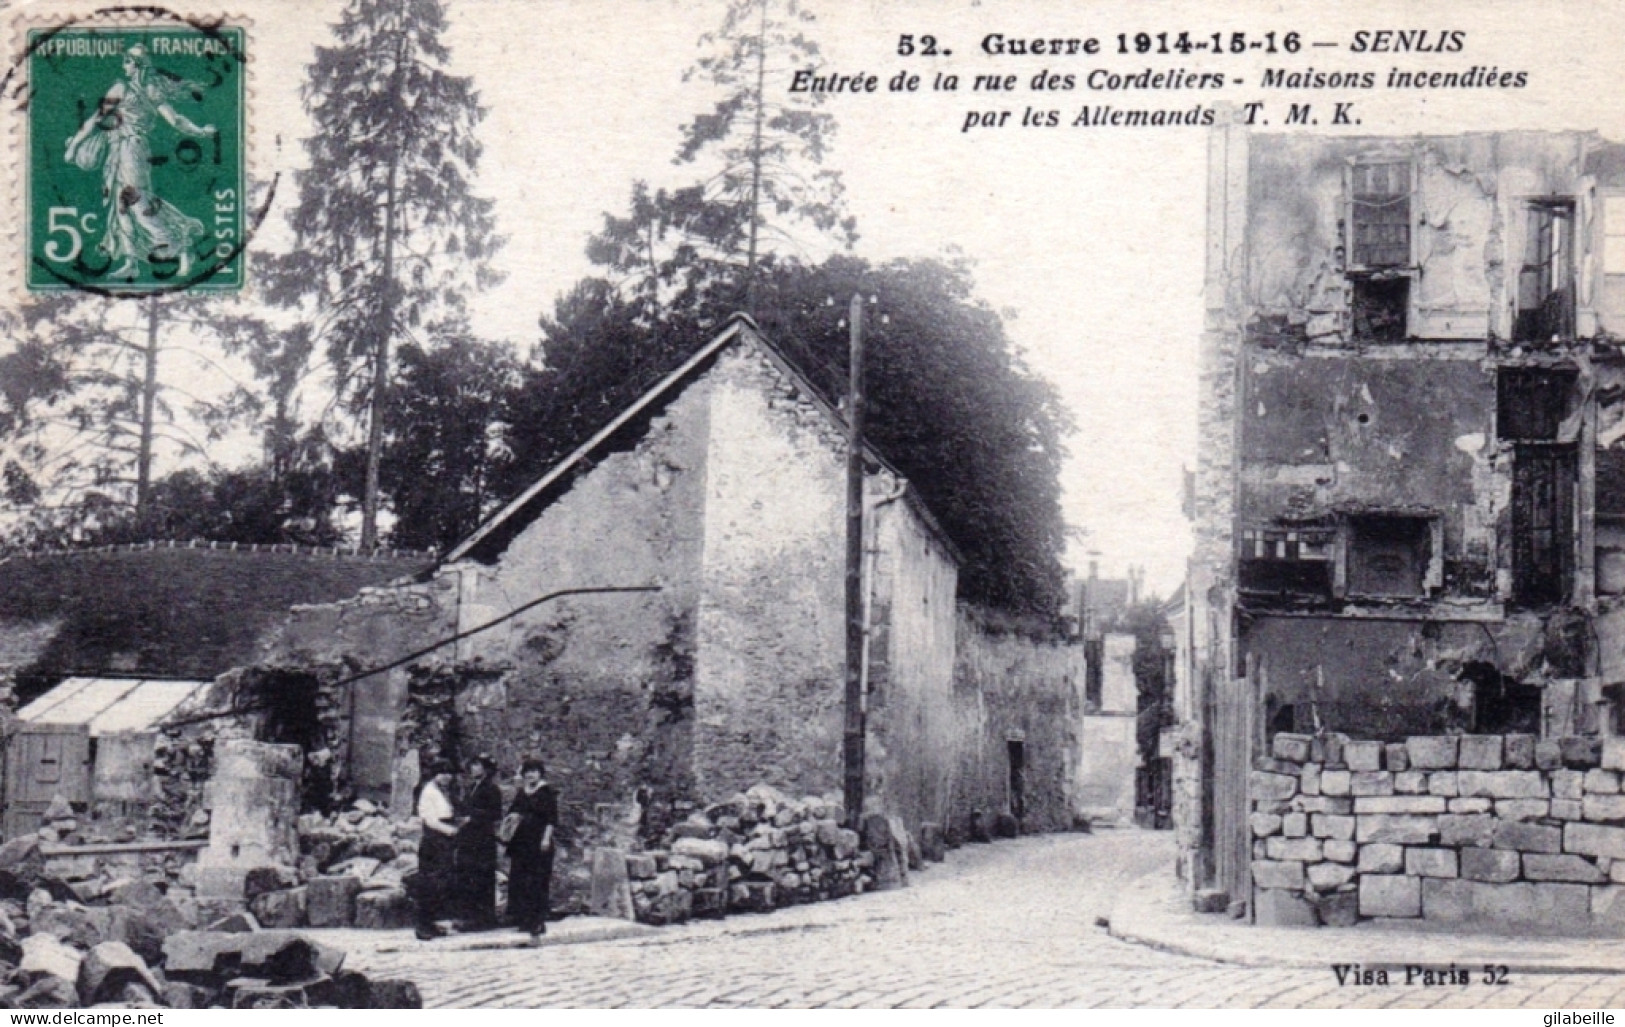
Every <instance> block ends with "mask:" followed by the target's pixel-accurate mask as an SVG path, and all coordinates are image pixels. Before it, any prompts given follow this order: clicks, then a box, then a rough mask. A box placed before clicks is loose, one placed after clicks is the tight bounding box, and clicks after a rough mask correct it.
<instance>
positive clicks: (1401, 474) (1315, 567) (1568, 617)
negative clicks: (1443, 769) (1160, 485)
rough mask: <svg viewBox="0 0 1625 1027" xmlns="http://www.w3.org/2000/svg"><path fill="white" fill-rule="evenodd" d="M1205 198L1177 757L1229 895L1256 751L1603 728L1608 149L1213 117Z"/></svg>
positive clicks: (1567, 136)
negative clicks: (1265, 127) (1303, 741)
mask: <svg viewBox="0 0 1625 1027" xmlns="http://www.w3.org/2000/svg"><path fill="white" fill-rule="evenodd" d="M1208 196H1209V213H1208V222H1207V240H1208V241H1207V277H1206V289H1205V306H1206V324H1205V329H1204V333H1203V336H1202V344H1201V359H1200V390H1201V392H1200V396H1201V400H1200V403H1201V405H1200V447H1201V448H1200V453H1199V461H1198V468H1197V471H1196V491H1195V502H1194V506H1193V509H1194V527H1195V538H1196V546H1195V552H1194V555H1193V558H1192V560H1191V563H1190V571H1189V578H1188V601H1189V606H1188V609H1187V611H1185V615H1183V616H1180V617H1178V618H1176V628H1177V630H1178V632H1179V638H1178V644H1179V647H1180V650H1181V652H1182V653H1183V654H1184V659H1185V665H1184V666H1183V667H1181V669H1180V682H1179V688H1178V696H1179V698H1178V703H1179V706H1180V710H1179V713H1180V715H1181V717H1182V721H1183V723H1182V726H1181V728H1180V730H1179V731H1177V732H1175V733H1174V734H1173V735H1172V736H1171V738H1170V743H1171V746H1172V747H1174V748H1176V749H1177V751H1178V753H1179V754H1180V755H1179V759H1180V763H1181V765H1180V766H1179V767H1176V771H1175V779H1176V787H1177V790H1178V793H1179V794H1178V795H1177V796H1176V819H1177V821H1178V827H1179V831H1180V838H1181V842H1182V865H1181V871H1182V873H1183V875H1184V877H1185V879H1186V880H1187V881H1188V882H1189V883H1190V884H1191V885H1192V886H1193V887H1194V888H1213V889H1216V890H1218V891H1220V892H1223V893H1225V894H1227V895H1228V897H1229V898H1230V899H1231V900H1245V899H1246V898H1247V897H1248V896H1249V895H1250V894H1251V893H1250V888H1249V860H1250V857H1252V856H1253V855H1255V853H1254V852H1252V851H1250V850H1251V848H1252V839H1251V836H1250V834H1249V832H1248V826H1247V822H1246V817H1247V813H1248V810H1249V806H1248V802H1249V795H1248V790H1247V777H1248V773H1249V771H1250V770H1252V769H1254V768H1255V766H1257V763H1256V758H1257V757H1261V756H1267V755H1268V752H1269V739H1271V738H1272V737H1274V736H1276V735H1278V734H1281V733H1294V734H1298V735H1304V736H1310V737H1328V736H1331V735H1333V734H1336V733H1341V734H1342V735H1344V736H1347V737H1348V738H1350V739H1357V740H1372V741H1377V742H1387V743H1394V742H1399V741H1402V740H1404V739H1406V738H1408V737H1413V736H1450V735H1460V734H1467V735H1485V736H1491V735H1493V736H1505V737H1508V738H1509V739H1510V738H1512V737H1513V736H1519V737H1521V736H1533V737H1536V738H1539V739H1560V738H1575V737H1580V738H1584V737H1591V738H1595V737H1597V736H1609V735H1615V734H1620V733H1622V732H1621V731H1620V730H1619V729H1620V716H1621V714H1620V711H1621V709H1622V705H1625V704H1622V700H1625V694H1622V692H1621V689H1622V688H1625V353H1622V350H1621V345H1620V343H1619V341H1618V340H1619V339H1620V338H1621V337H1625V147H1621V146H1620V145H1617V144H1613V143H1609V142H1606V141H1604V140H1602V139H1600V138H1599V137H1598V136H1596V135H1595V134H1592V133H1584V132H1505V133H1483V134H1468V135H1458V136H1447V137H1446V136H1440V137H1417V138H1360V137H1351V136H1339V137H1325V136H1314V135H1306V134H1290V135H1269V134H1263V133H1257V132H1253V131H1249V130H1248V129H1246V128H1244V127H1242V126H1239V125H1233V126H1224V127H1221V128H1218V129H1215V130H1214V132H1213V134H1212V136H1211V140H1210V171H1209V180H1208ZM1499 744H1500V743H1497V747H1496V752H1497V753H1500V752H1501V749H1500V748H1499ZM1514 748H1518V750H1519V751H1520V752H1521V751H1522V750H1521V747H1519V746H1514V745H1513V743H1512V742H1510V741H1509V742H1508V748H1507V750H1506V751H1507V753H1509V754H1510V753H1511V752H1512V751H1513V749H1514ZM1424 749H1426V747H1424ZM1427 751H1431V750H1427ZM1554 751H1555V750H1554ZM1575 751H1576V752H1585V751H1592V750H1587V749H1586V746H1584V745H1581V746H1578V747H1577V748H1576V749H1575ZM1452 752H1454V750H1453V749H1452ZM1564 752H1565V753H1567V752H1569V750H1567V749H1565V750H1564ZM1390 755H1391V757H1392V758H1393V760H1394V761H1395V765H1394V766H1392V767H1389V768H1387V770H1386V771H1381V772H1390V771H1396V770H1397V771H1403V770H1404V769H1405V768H1404V766H1403V765H1402V764H1403V761H1404V759H1405V756H1404V754H1403V753H1402V752H1393V753H1391V754H1390ZM1499 758H1500V757H1499V756H1497V759H1499ZM1506 758H1507V759H1511V758H1512V757H1511V756H1510V755H1508V756H1507V757H1506ZM1576 758H1583V757H1569V756H1565V757H1564V759H1568V760H1569V764H1568V765H1570V766H1579V765H1580V764H1577V763H1574V759H1576ZM1304 759H1305V760H1308V759H1309V756H1307V755H1305V756H1304ZM1435 765H1436V766H1449V767H1452V768H1453V767H1454V766H1455V764H1454V763H1448V764H1435ZM1464 765H1465V764H1464ZM1494 765H1495V766H1496V767H1499V766H1501V764H1500V763H1495V764H1494ZM1507 765H1508V766H1512V765H1514V764H1507ZM1590 765H1592V766H1595V762H1593V763H1591V764H1590ZM1371 769H1372V770H1373V772H1378V768H1371ZM1548 769H1549V768H1548ZM1542 772H1543V773H1544V772H1545V771H1544V770H1543V771H1542ZM1464 773H1465V772H1464ZM1356 794H1358V793H1356ZM1373 794H1375V793H1373ZM1452 794H1453V793H1452ZM1466 794H1468V793H1465V792H1464V793H1463V795H1466ZM1486 794H1488V793H1486ZM1497 794H1499V793H1497ZM1254 798H1256V796H1254ZM1437 798H1438V803H1437V804H1438V805H1441V806H1442V805H1443V804H1444V800H1443V798H1442V797H1437ZM1575 798H1576V808H1578V801H1577V800H1578V797H1577V796H1576V797H1575ZM1413 805H1415V806H1416V807H1417V810H1421V809H1422V804H1420V803H1413ZM1551 806H1552V809H1551V810H1550V812H1549V815H1550V816H1552V817H1558V816H1561V815H1562V814H1560V812H1559V811H1558V809H1557V806H1558V803H1557V802H1555V801H1554V802H1552V803H1551ZM1430 808H1431V807H1430ZM1565 808H1566V807H1565ZM1576 815H1577V816H1578V814H1576ZM1553 825H1554V829H1555V828H1556V827H1561V826H1562V825H1561V824H1560V823H1557V822H1556V821H1554V822H1553ZM1436 826H1437V825H1435V828H1436ZM1422 827H1423V828H1425V827H1426V825H1422ZM1424 833H1425V831H1424ZM1434 837H1435V838H1437V834H1436V833H1435V835H1434ZM1261 844H1262V843H1260V845H1261ZM1271 851H1274V850H1271ZM1546 851H1551V850H1546ZM1565 851H1575V850H1565ZM1525 862H1526V863H1527V862H1528V860H1527V857H1526V860H1525ZM1453 865H1454V864H1452V866H1453ZM1525 872H1526V875H1527V874H1528V873H1529V872H1530V871H1528V870H1527V868H1526V871H1525ZM1513 873H1514V876H1515V875H1516V873H1517V871H1516V869H1514V871H1513ZM1350 875H1352V869H1351V871H1350ZM1324 876H1327V877H1328V878H1330V877H1336V876H1339V875H1336V874H1330V873H1328V874H1327V875H1324ZM1343 879H1344V880H1345V881H1346V880H1348V878H1347V877H1345V878H1343ZM1503 880H1504V879H1503ZM1347 887H1350V888H1352V887H1353V884H1352V883H1349V884H1348V885H1347ZM1508 887H1511V885H1508ZM1362 895H1363V893H1362ZM1389 915H1394V914H1389ZM1398 915H1415V914H1398ZM1429 915H1430V916H1431V914H1429Z"/></svg>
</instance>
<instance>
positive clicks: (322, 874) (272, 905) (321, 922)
mask: <svg viewBox="0 0 1625 1027" xmlns="http://www.w3.org/2000/svg"><path fill="white" fill-rule="evenodd" d="M298 833H299V852H300V856H299V862H298V864H297V865H296V866H291V867H262V868H258V869H255V870H252V871H250V872H249V874H248V877H247V879H246V880H245V881H244V885H243V890H244V898H246V899H247V900H248V904H249V910H250V911H251V912H252V913H253V914H254V916H255V917H256V919H258V920H259V922H260V923H261V924H263V925H264V926H265V927H268V928H294V927H366V928H393V927H408V926H411V924H412V903H411V900H410V899H409V898H408V897H407V894H406V889H405V887H404V885H403V881H404V880H405V878H406V876H407V875H409V874H411V873H413V872H415V871H416V870H417V866H418V857H417V850H418V841H419V839H420V838H422V835H423V827H422V825H421V824H420V823H419V822H418V821H417V820H406V821H395V820H391V819H390V817H389V815H388V814H387V813H386V812H385V811H384V810H381V809H379V808H378V807H377V806H376V805H375V804H374V803H372V802H370V801H368V800H366V799H358V800H356V802H355V803H354V805H352V806H351V807H350V808H349V809H346V810H342V811H339V812H337V813H333V814H330V815H325V816H324V815H323V814H320V813H306V814H303V815H302V816H300V817H299V821H298Z"/></svg>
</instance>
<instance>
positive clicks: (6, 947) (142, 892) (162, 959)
mask: <svg viewBox="0 0 1625 1027" xmlns="http://www.w3.org/2000/svg"><path fill="white" fill-rule="evenodd" d="M57 823H58V828H57V829H56V830H57V831H58V832H59V833H60V832H62V831H66V833H67V835H68V836H71V835H72V834H73V830H72V829H68V828H67V826H66V824H65V823H63V821H62V818H58V819H57ZM100 859H101V857H100V856H96V855H74V854H69V855H62V854H60V852H52V853H50V854H47V853H46V852H44V851H42V849H41V839H40V838H39V836H38V835H37V834H34V835H27V836H24V837H21V838H17V839H14V840H12V841H10V842H7V843H6V844H5V845H0V1008H6V1009H61V1008H69V1007H72V1008H79V1007H91V1008H124V1009H155V1008H182V1009H194V1008H208V1007H225V1006H229V1007H237V1008H264V1007H273V1008H305V1007H313V1006H336V1007H344V1008H396V1007H413V1008H415V1007H417V1006H419V1005H421V1001H420V1000H419V998H418V996H417V992H416V988H415V987H413V986H412V985H411V984H409V983H406V982H398V981H369V980H367V978H366V977H364V976H363V975H361V974H357V973H353V972H347V971H344V970H343V961H344V953H342V952H340V951H338V950H335V949H330V948H325V947H323V946H320V945H317V944H316V943H314V942H312V941H310V940H309V939H306V938H303V937H301V936H299V935H297V934H296V933H293V932H286V931H262V930H260V929H259V925H258V924H257V923H256V922H255V921H254V918H253V917H252V916H250V915H247V914H238V915H236V916H234V917H231V918H229V919H228V920H227V921H225V922H222V923H220V924H217V925H215V926H213V927H211V928H210V929H209V930H197V926H198V906H197V903H196V902H195V901H194V900H193V899H192V897H191V895H190V893H189V891H188V890H187V889H186V888H185V887H184V886H180V885H176V884H173V883H172V882H171V881H170V880H168V879H167V877H166V876H165V875H164V873H162V872H161V871H158V870H153V869H150V868H149V869H148V870H146V871H144V872H143V871H142V870H141V869H140V868H139V867H136V868H134V870H133V872H132V875H131V876H125V877H119V878H117V879H114V880H111V881H108V880H105V875H104V874H103V873H96V874H90V875H87V874H86V873H85V871H86V870H87V868H88V867H89V866H90V865H91V863H93V862H98V861H100ZM190 865H191V864H187V865H186V867H183V870H184V869H186V868H189V867H190ZM59 875H60V876H59ZM181 876H182V877H184V876H185V875H184V874H182V875H181Z"/></svg>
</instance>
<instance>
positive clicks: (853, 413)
mask: <svg viewBox="0 0 1625 1027" xmlns="http://www.w3.org/2000/svg"><path fill="white" fill-rule="evenodd" d="M847 321H848V324H849V326H850V328H851V332H852V344H851V373H850V376H849V379H848V384H847V392H846V734H845V739H844V741H845V748H844V756H845V761H844V762H845V770H846V789H845V794H844V798H845V802H846V822H847V826H848V827H851V828H852V829H853V830H856V829H857V828H858V825H859V823H860V822H861V820H862V818H863V755H864V752H863V750H864V732H865V723H864V721H865V710H864V695H863V636H864V634H865V631H866V628H867V625H866V624H865V617H864V609H863V297H862V296H859V295H857V294H856V293H854V294H853V296H852V305H851V307H850V308H849V312H848V314H847Z"/></svg>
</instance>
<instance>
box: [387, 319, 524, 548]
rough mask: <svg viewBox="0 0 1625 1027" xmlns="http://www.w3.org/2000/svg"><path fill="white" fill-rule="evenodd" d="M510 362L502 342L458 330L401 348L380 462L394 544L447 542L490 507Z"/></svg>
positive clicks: (502, 451)
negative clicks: (432, 343)
mask: <svg viewBox="0 0 1625 1027" xmlns="http://www.w3.org/2000/svg"><path fill="white" fill-rule="evenodd" d="M519 367H520V365H519V360H518V358H517V357H516V356H515V355H514V353H513V351H512V349H511V348H509V347H507V346H504V345H498V344H492V343H484V342H480V341H478V340H475V339H472V338H469V337H466V336H464V337H459V338H456V339H452V340H450V341H449V342H447V343H446V344H445V345H443V346H441V347H439V348H438V349H433V350H427V349H424V348H422V347H420V346H417V345H415V344H410V343H409V344H407V345H406V346H404V347H402V348H401V351H400V378H399V381H398V382H397V383H396V384H395V386H394V387H393V388H392V389H391V390H390V395H389V400H388V403H387V404H386V406H385V408H384V425H385V434H386V444H385V447H384V460H383V467H382V469H381V476H382V482H383V488H384V491H385V493H386V494H387V495H388V496H389V498H390V508H391V509H392V510H393V511H394V513H395V524H394V526H393V527H392V528H391V529H390V539H391V541H392V542H394V543H395V545H397V546H401V547H403V548H407V549H430V548H438V549H441V550H445V549H449V548H450V547H451V546H453V545H454V544H456V543H457V542H459V541H461V540H462V539H463V538H464V537H465V536H467V535H468V534H469V533H470V532H472V531H473V530H474V529H475V528H477V527H478V526H479V524H480V521H481V520H482V519H484V517H485V515H486V514H488V513H490V512H491V509H492V507H493V505H494V504H495V502H496V500H497V499H498V498H500V497H499V496H498V494H497V493H496V492H495V490H494V487H493V486H495V485H496V483H497V482H498V480H499V475H500V469H501V468H502V466H503V465H504V463H505V461H506V459H507V457H508V451H507V448H506V434H507V433H506V423H505V422H506V417H507V406H508V403H509V400H510V397H511V395H512V393H513V390H514V389H515V388H516V387H517V386H518V383H519Z"/></svg>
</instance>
